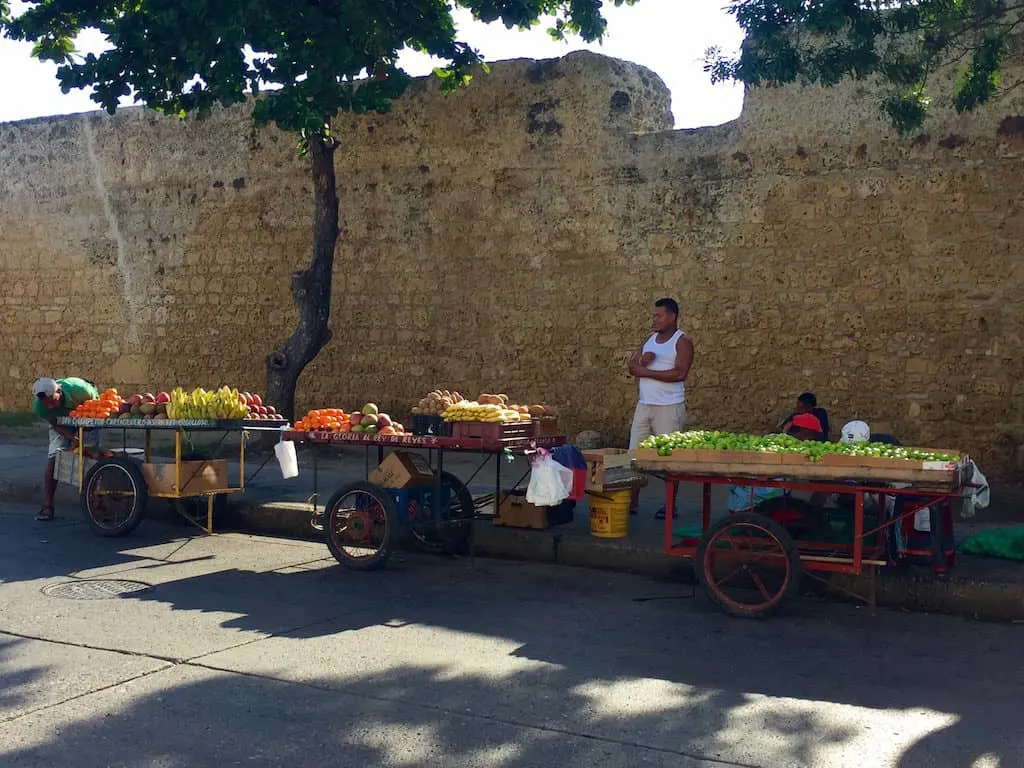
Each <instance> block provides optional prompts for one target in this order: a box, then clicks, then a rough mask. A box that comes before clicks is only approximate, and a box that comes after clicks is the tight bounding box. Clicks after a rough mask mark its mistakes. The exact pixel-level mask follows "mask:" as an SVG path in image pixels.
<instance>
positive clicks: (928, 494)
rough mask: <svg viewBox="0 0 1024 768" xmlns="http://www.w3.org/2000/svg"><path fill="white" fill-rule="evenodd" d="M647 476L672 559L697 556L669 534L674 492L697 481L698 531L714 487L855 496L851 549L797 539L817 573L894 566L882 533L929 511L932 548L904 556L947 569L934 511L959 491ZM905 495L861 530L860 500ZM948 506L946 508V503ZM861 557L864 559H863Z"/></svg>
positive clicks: (706, 520) (940, 523) (707, 521)
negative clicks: (655, 486)
mask: <svg viewBox="0 0 1024 768" xmlns="http://www.w3.org/2000/svg"><path fill="white" fill-rule="evenodd" d="M645 471H646V473H647V474H650V475H654V476H656V477H660V478H661V479H663V480H664V481H665V512H666V514H665V552H666V554H668V555H670V556H673V557H683V558H690V559H693V558H694V557H695V556H696V553H697V544H696V543H685V542H679V543H676V541H675V536H674V533H673V522H674V521H673V517H674V512H675V507H676V492H677V489H678V486H679V484H680V483H698V484H700V485H701V486H702V490H703V498H702V510H701V525H702V532H707V530H708V528H709V527H710V525H711V489H712V486H715V485H736V486H744V487H755V486H756V487H771V488H780V489H782V490H786V491H810V492H812V493H828V494H832V493H837V494H845V495H853V497H854V530H853V543H852V545H843V544H836V543H828V544H823V543H820V542H808V541H803V540H800V541H796V542H795V543H796V545H797V549H798V550H799V551H800V560H801V563H802V564H803V566H804V568H805V570H806V571H817V572H822V573H840V574H850V575H859V574H861V573H863V571H864V566H865V565H867V566H869V567H870V568H871V572H872V575H874V569H875V567H877V566H884V565H892V564H893V563H892V561H891V559H890V558H889V556H888V552H887V549H886V547H885V544H884V538H885V537H884V536H883V535H882V534H883V532H884V531H885V529H886V528H889V527H890V526H893V525H896V524H899V523H902V521H903V520H905V519H906V518H908V517H910V516H911V515H914V514H916V513H917V512H918V511H920V510H922V509H925V508H931V516H932V519H931V549H930V551H929V552H927V553H924V552H916V551H913V550H907V552H908V554H928V555H930V556H931V557H932V569H933V570H935V571H938V572H941V571H944V570H946V568H947V567H948V565H947V563H946V554H945V553H944V552H943V546H942V535H943V530H944V528H945V523H946V520H942V519H940V518H939V515H938V512H937V511H936V510H935V507H936V506H938V502H947V501H949V500H951V499H953V498H955V497H958V496H960V495H961V494H962V490H963V489H962V488H955V489H954V488H949V489H941V490H940V489H935V488H927V487H917V486H910V487H907V488H893V487H890V486H888V485H884V484H865V483H860V482H842V481H810V480H799V479H768V478H761V477H757V478H753V477H749V476H725V475H714V474H696V473H692V474H691V473H680V472H672V471H665V472H659V471H654V470H645ZM887 495H889V496H897V497H901V496H902V497H905V498H906V499H908V500H909V503H908V504H907V505H906V506H905V507H904V509H903V511H902V512H901V513H900V514H899V515H898V516H894V517H893V518H892V519H890V520H885V521H884V522H881V524H880V525H878V526H877V527H876V528H874V529H872V530H870V531H865V530H864V499H865V497H867V496H878V497H879V500H880V501H881V500H883V499H884V497H885V496H887ZM946 506H947V507H948V505H946ZM876 533H877V534H879V535H878V543H877V546H876V547H874V548H872V550H871V551H869V552H867V553H866V552H865V547H864V543H865V538H866V537H868V536H871V535H872V534H876ZM814 550H817V551H818V552H821V551H823V550H832V551H842V550H848V551H849V555H850V556H849V557H826V556H823V555H820V554H818V555H816V554H814ZM865 555H868V556H867V557H866V556H865Z"/></svg>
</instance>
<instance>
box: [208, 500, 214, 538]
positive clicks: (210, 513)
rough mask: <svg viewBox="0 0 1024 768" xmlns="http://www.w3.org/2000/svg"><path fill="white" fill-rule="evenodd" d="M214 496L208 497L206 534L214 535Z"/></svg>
mask: <svg viewBox="0 0 1024 768" xmlns="http://www.w3.org/2000/svg"><path fill="white" fill-rule="evenodd" d="M213 499H214V496H213V494H212V493H211V494H208V495H207V496H206V532H207V533H213Z"/></svg>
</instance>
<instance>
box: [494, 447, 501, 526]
mask: <svg viewBox="0 0 1024 768" xmlns="http://www.w3.org/2000/svg"><path fill="white" fill-rule="evenodd" d="M494 467H495V469H494V515H495V517H497V515H498V507H500V506H501V454H500V453H499V454H497V455H495V457H494Z"/></svg>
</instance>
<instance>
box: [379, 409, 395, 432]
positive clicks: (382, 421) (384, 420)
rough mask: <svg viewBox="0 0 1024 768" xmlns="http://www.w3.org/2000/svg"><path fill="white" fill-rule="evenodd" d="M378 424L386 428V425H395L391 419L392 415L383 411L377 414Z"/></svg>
mask: <svg viewBox="0 0 1024 768" xmlns="http://www.w3.org/2000/svg"><path fill="white" fill-rule="evenodd" d="M377 426H378V427H380V428H381V429H384V427H391V426H394V422H393V421H391V417H390V416H388V415H387V414H386V413H381V414H379V415H378V416H377Z"/></svg>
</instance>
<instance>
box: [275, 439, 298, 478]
mask: <svg viewBox="0 0 1024 768" xmlns="http://www.w3.org/2000/svg"><path fill="white" fill-rule="evenodd" d="M274 455H275V456H277V463H278V464H279V465H280V466H281V477H283V478H284V479H285V480H289V479H291V478H293V477H298V475H299V458H298V456H296V455H295V443H293V442H292V441H291V440H280V441H278V443H277V444H276V445H275V446H274Z"/></svg>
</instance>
